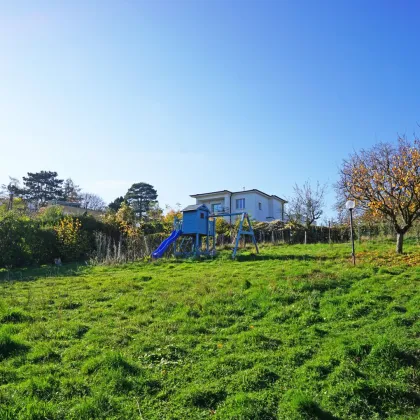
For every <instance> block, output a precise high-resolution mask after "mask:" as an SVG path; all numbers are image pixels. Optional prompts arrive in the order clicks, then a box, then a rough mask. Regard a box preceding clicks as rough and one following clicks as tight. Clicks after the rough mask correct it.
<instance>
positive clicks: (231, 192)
mask: <svg viewBox="0 0 420 420" xmlns="http://www.w3.org/2000/svg"><path fill="white" fill-rule="evenodd" d="M249 192H258V193H260V194H262V195H265V196H266V197H269V198H271V197H274V198H277V199H278V200H280V201H283V202H284V203H287V201H286V200H285V199H284V198H281V197H279V196H278V195H274V194H272V195H270V194H266V193H265V192H262V191H261V190H257V189H256V188H253V189H252V190H243V191H229V190H222V191H212V192H209V193H202V194H193V195H190V197H192V198H197V197H202V196H203V195H212V194H221V193H229V194H231V195H233V194H240V193H249Z"/></svg>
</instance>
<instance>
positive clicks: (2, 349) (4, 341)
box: [0, 334, 29, 360]
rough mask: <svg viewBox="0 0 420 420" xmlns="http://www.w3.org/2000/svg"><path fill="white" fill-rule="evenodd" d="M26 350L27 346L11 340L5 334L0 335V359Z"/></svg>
mask: <svg viewBox="0 0 420 420" xmlns="http://www.w3.org/2000/svg"><path fill="white" fill-rule="evenodd" d="M28 350H29V347H28V346H26V345H25V344H22V343H19V342H17V341H15V340H13V338H12V337H10V336H9V335H7V334H3V335H1V336H0V360H1V359H6V358H7V357H10V356H13V355H15V354H18V353H22V352H26V351H28Z"/></svg>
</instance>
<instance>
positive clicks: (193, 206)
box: [182, 204, 209, 212]
mask: <svg viewBox="0 0 420 420" xmlns="http://www.w3.org/2000/svg"><path fill="white" fill-rule="evenodd" d="M198 209H202V210H206V211H209V209H208V207H207V206H206V205H205V204H191V205H190V206H187V207H185V209H184V210H182V211H183V212H186V211H196V210H198Z"/></svg>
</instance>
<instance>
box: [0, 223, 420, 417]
mask: <svg viewBox="0 0 420 420" xmlns="http://www.w3.org/2000/svg"><path fill="white" fill-rule="evenodd" d="M81 223H82V224H83V220H81ZM391 247H392V244H387V243H381V244H370V243H368V244H363V245H362V246H360V247H359V248H358V253H359V255H360V257H359V259H358V265H357V266H356V267H353V266H352V265H351V259H350V258H349V257H350V255H349V254H350V250H349V247H348V245H334V246H333V247H330V246H328V245H306V246H305V245H296V246H293V247H290V246H278V247H270V246H262V247H261V248H262V249H261V255H254V256H251V254H249V252H247V251H246V250H245V251H242V253H241V254H240V256H239V258H238V260H237V261H232V260H231V259H230V251H226V252H225V253H224V252H222V253H221V255H220V256H219V257H218V258H215V259H213V260H206V261H203V262H198V261H193V260H191V261H189V260H188V261H177V260H170V261H166V262H165V261H158V262H156V263H135V264H127V265H121V266H118V267H116V266H110V267H105V266H97V267H83V268H81V269H79V270H78V271H74V270H73V267H68V268H67V267H66V266H64V267H60V269H59V272H58V274H55V275H52V274H51V271H49V270H50V269H47V268H45V269H37V270H36V271H28V272H26V273H25V275H24V278H23V280H25V279H27V280H29V279H31V280H32V281H20V282H7V281H6V282H2V283H0V287H1V297H2V300H1V301H0V321H1V324H0V358H1V363H0V399H1V404H0V418H4V419H27V418H39V419H44V418H52V419H60V418H69V419H83V418H84V419H90V418H95V419H96V418H97V419H108V418H111V419H112V418H114V419H116V418H118V419H132V418H144V419H185V418H190V419H201V418H208V417H213V418H215V419H221V420H222V419H223V420H224V419H250V420H251V419H284V420H289V419H302V420H303V419H305V420H306V419H326V420H334V419H350V420H356V419H357V420H362V419H363V420H364V419H373V420H378V419H387V418H388V419H403V418H404V419H416V418H418V415H419V401H420V395H419V393H420V390H419V386H418V369H419V367H420V355H419V352H418V336H419V333H420V310H419V308H420V300H419V292H418V290H419V284H418V282H419V281H418V279H419V274H420V271H419V266H418V264H414V263H412V261H413V258H417V256H418V254H419V248H418V245H415V244H414V243H412V244H410V245H408V246H407V252H408V254H407V255H406V256H404V257H399V258H398V259H396V258H394V257H392V258H388V257H386V258H385V257H384V256H388V255H393V254H392V248H391ZM381 255H382V256H383V257H381ZM416 261H417V260H416ZM2 276H5V275H4V274H3V275H2V273H0V281H1V280H2ZM25 276H28V278H26V277H25Z"/></svg>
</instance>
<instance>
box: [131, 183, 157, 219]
mask: <svg viewBox="0 0 420 420" xmlns="http://www.w3.org/2000/svg"><path fill="white" fill-rule="evenodd" d="M156 199H157V192H156V190H155V189H154V187H153V186H152V185H150V184H147V183H146V182H138V183H136V184H133V185H132V186H131V187H130V188H129V189H128V191H127V193H126V195H125V200H126V201H127V202H128V204H129V205H130V207H131V208H132V209H133V210H134V212H135V214H136V216H137V217H138V218H139V219H140V220H141V219H143V217H144V216H146V214H147V212H148V211H149V209H150V206H151V205H152V204H153V203H154V201H155V200H156Z"/></svg>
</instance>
